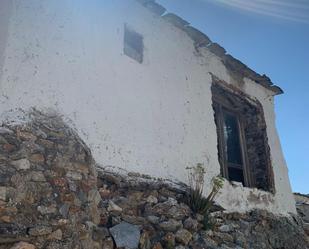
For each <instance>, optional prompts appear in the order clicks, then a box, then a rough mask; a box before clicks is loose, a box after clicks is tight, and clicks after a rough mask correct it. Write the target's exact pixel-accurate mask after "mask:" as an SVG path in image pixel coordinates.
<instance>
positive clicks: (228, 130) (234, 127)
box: [223, 112, 242, 165]
mask: <svg viewBox="0 0 309 249" xmlns="http://www.w3.org/2000/svg"><path fill="white" fill-rule="evenodd" d="M223 119H224V123H223V132H224V139H225V153H226V155H227V162H228V163H235V164H239V165H241V164H242V156H241V147H240V141H239V130H238V120H237V117H236V116H234V115H231V114H229V113H226V112H224V113H223Z"/></svg>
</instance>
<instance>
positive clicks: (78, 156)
mask: <svg viewBox="0 0 309 249" xmlns="http://www.w3.org/2000/svg"><path fill="white" fill-rule="evenodd" d="M97 171H98V174H97ZM186 189H187V187H186V185H184V184H176V183H173V182H168V181H165V180H162V179H154V178H151V177H149V176H147V175H140V174H138V173H128V174H123V175H121V174H119V173H113V172H111V171H109V170H107V169H106V168H101V167H100V166H99V165H96V167H94V160H93V159H92V156H91V152H90V151H89V149H88V148H87V146H86V145H85V144H84V143H83V142H82V141H81V140H80V139H79V138H78V136H77V135H76V133H75V132H74V131H73V130H72V129H71V128H69V127H68V126H67V125H65V124H64V122H63V121H62V119H61V118H60V117H58V116H57V115H45V114H42V113H40V112H38V111H33V112H32V113H30V114H29V115H27V117H26V119H25V120H24V121H23V122H20V121H18V122H17V123H16V122H15V123H11V122H4V124H3V125H2V126H1V128H0V249H35V248H37V249H43V248H44V249H45V248H46V249H58V248H59V249H60V248H61V249H62V248H64V249H65V248H67V249H79V248H80V249H82V248H83V249H93V248H94V249H95V248H103V249H114V248H131V249H134V248H141V249H160V248H168V249H170V248H177V249H199V248H200V249H202V248H213V249H229V248H230V249H231V248H238V249H242V248H250V249H255V248H256V249H264V248H265V249H268V248H277V249H279V248H280V249H282V248H284V249H298V248H299V249H304V248H307V246H308V244H307V241H306V236H305V234H304V230H303V223H302V221H301V220H300V219H299V218H298V217H297V216H288V217H286V216H275V215H273V214H269V213H267V212H266V211H261V210H260V211H259V210H255V211H252V212H250V213H245V214H239V213H229V214H228V213H225V212H223V211H222V208H220V207H219V206H214V208H213V209H212V214H211V216H212V217H213V219H214V220H215V223H214V225H213V227H212V228H211V230H205V226H204V224H203V216H202V215H200V214H196V213H194V212H192V210H191V209H190V207H189V206H188V205H187V204H186V197H185V196H186V195H185V193H186ZM219 210H221V211H219Z"/></svg>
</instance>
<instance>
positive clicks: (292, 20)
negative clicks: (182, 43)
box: [157, 0, 309, 194]
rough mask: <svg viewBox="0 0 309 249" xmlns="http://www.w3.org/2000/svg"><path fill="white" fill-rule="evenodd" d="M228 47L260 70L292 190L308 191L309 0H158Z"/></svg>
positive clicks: (242, 59)
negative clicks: (272, 89) (273, 87)
mask: <svg viewBox="0 0 309 249" xmlns="http://www.w3.org/2000/svg"><path fill="white" fill-rule="evenodd" d="M157 2H159V3H161V4H162V5H163V6H165V7H166V8H167V10H168V11H170V12H174V13H176V14H178V15H179V16H181V17H183V18H184V19H185V20H187V21H189V22H190V23H191V24H192V26H194V27H197V28H199V29H200V30H201V31H203V32H204V33H206V34H207V35H208V36H209V37H210V39H211V40H212V41H215V42H217V43H219V44H220V45H221V46H223V47H224V48H225V49H226V50H227V52H228V53H230V54H232V55H233V56H234V57H236V58H237V59H240V60H241V61H242V62H243V63H245V64H246V65H248V66H249V67H250V68H252V69H254V70H255V71H257V72H258V73H261V74H263V73H265V74H266V75H268V76H269V77H270V78H271V79H272V81H273V82H274V83H275V84H277V85H279V86H280V87H281V88H282V89H283V90H284V91H285V93H284V94H283V95H279V96H277V97H276V117H277V128H278V132H279V135H280V139H281V145H282V148H283V152H284V155H285V159H286V161H287V164H288V168H289V176H290V180H291V185H292V189H293V191H294V192H301V193H307V194H308V193H309V160H308V157H309V0H251V1H248V0H158V1H157Z"/></svg>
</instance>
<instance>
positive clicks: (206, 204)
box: [187, 163, 223, 230]
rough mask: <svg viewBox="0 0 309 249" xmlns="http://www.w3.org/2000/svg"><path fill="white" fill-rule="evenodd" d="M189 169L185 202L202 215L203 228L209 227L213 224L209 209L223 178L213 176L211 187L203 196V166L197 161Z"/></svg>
mask: <svg viewBox="0 0 309 249" xmlns="http://www.w3.org/2000/svg"><path fill="white" fill-rule="evenodd" d="M187 169H188V170H189V173H188V179H189V192H188V195H187V204H188V205H189V206H190V208H191V209H192V211H193V212H195V213H199V214H201V215H203V216H204V219H203V225H204V229H206V230H207V229H211V228H213V226H214V223H213V222H214V220H213V219H212V217H211V216H210V210H211V208H212V206H213V204H214V199H215V197H216V195H217V194H218V193H219V191H220V189H221V188H222V187H223V178H222V177H220V176H217V177H214V178H213V179H212V181H211V184H212V189H211V191H210V193H209V194H208V196H207V197H204V195H203V191H204V183H205V174H206V171H205V167H204V166H203V164H201V163H198V164H197V165H196V166H195V167H190V168H187Z"/></svg>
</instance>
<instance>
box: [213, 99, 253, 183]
mask: <svg viewBox="0 0 309 249" xmlns="http://www.w3.org/2000/svg"><path fill="white" fill-rule="evenodd" d="M213 106H214V111H215V117H216V125H217V132H218V134H217V135H218V149H219V155H220V156H219V161H220V165H221V173H222V176H223V177H224V178H226V179H228V180H230V179H229V173H228V169H229V167H231V168H237V169H241V170H242V171H243V178H244V186H245V187H253V186H254V182H253V177H252V174H251V170H250V166H249V162H248V157H247V148H246V140H245V133H244V126H243V122H244V121H243V120H244V118H243V116H242V115H241V114H240V112H239V111H238V110H237V109H235V108H234V107H233V104H232V103H230V102H229V101H228V100H226V99H223V98H220V97H219V96H213ZM224 113H228V114H230V115H233V116H234V117H236V119H237V126H238V135H239V143H240V150H241V157H242V165H240V164H234V163H230V162H228V161H227V155H226V152H225V149H224V147H225V146H226V144H225V139H224V131H223V122H224V121H223V115H224Z"/></svg>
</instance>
